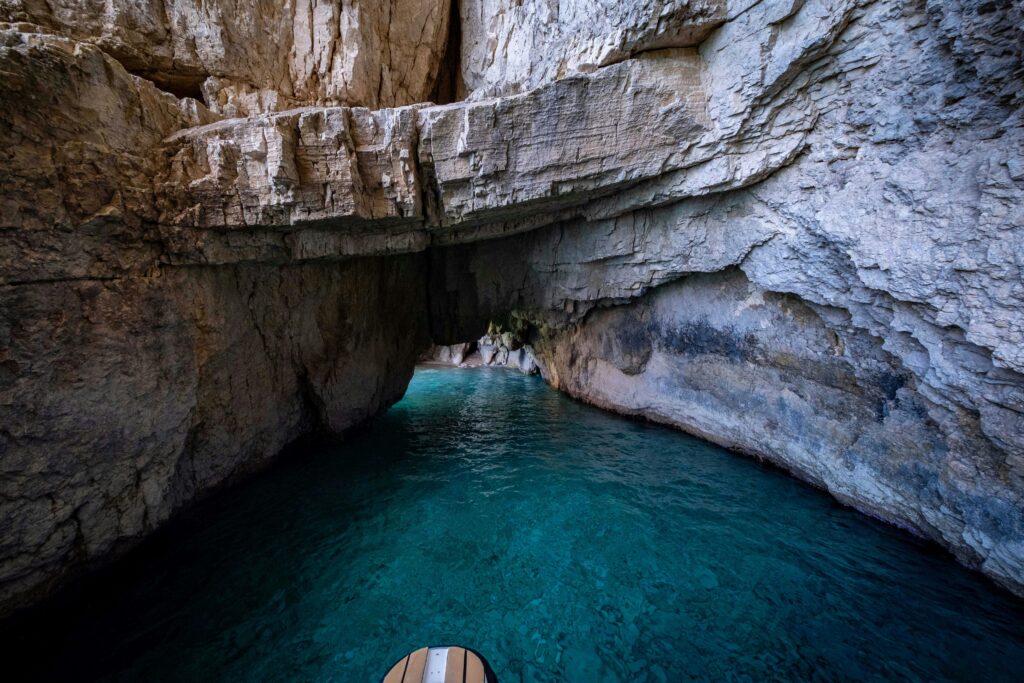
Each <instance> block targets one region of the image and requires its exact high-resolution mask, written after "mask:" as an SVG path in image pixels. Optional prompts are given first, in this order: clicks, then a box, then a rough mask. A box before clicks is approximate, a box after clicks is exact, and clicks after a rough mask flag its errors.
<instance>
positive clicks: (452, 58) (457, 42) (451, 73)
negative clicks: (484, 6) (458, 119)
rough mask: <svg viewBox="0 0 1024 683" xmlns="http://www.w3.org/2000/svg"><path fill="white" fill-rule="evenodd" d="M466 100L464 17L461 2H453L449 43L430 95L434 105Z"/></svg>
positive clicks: (456, 0) (453, 0)
mask: <svg viewBox="0 0 1024 683" xmlns="http://www.w3.org/2000/svg"><path fill="white" fill-rule="evenodd" d="M464 99H466V85H465V83H463V81H462V17H461V15H460V14H459V0H452V4H451V12H450V14H449V19H448V42H447V44H446V45H445V50H444V56H443V57H442V58H441V68H440V70H439V71H438V74H437V81H436V82H435V83H434V89H433V91H432V92H431V93H430V101H431V102H433V103H434V104H452V103H453V102H459V101H461V100H464Z"/></svg>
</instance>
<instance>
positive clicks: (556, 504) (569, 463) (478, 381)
mask: <svg viewBox="0 0 1024 683" xmlns="http://www.w3.org/2000/svg"><path fill="white" fill-rule="evenodd" d="M317 451H318V452H316V453H305V454H301V453H300V454H296V453H292V454H290V455H289V456H288V457H287V458H286V462H283V463H282V464H280V465H279V466H276V467H275V468H273V469H272V470H270V471H268V472H266V473H264V474H263V475H261V476H258V477H256V478H255V479H253V480H250V481H249V482H247V483H245V484H242V485H241V486H239V487H236V488H234V489H232V490H230V491H228V492H226V493H224V494H222V495H219V496H217V497H216V498H215V499H214V500H213V501H211V502H209V503H207V504H205V505H203V506H201V507H200V509H199V510H198V511H197V512H196V513H193V514H192V515H190V516H189V517H187V518H186V519H184V520H182V521H179V522H178V523H177V524H176V525H174V527H173V528H172V530H171V531H170V532H168V533H165V534H163V535H161V536H159V537H158V538H157V539H156V540H154V541H152V542H150V543H149V544H147V545H145V546H144V547H143V548H142V549H140V550H139V551H138V552H136V553H135V554H133V555H132V556H130V557H129V558H126V560H124V561H123V562H121V563H119V564H118V565H117V567H116V569H115V570H114V571H113V572H109V573H108V575H107V576H106V577H105V578H103V579H102V580H97V581H96V582H94V583H97V585H94V586H91V587H89V586H90V584H86V586H87V587H86V588H84V589H82V592H83V593H84V597H82V596H79V597H78V598H77V602H73V603H72V606H71V607H60V608H50V609H59V610H60V611H59V619H56V620H54V619H53V618H52V615H51V617H50V618H49V621H48V626H47V627H46V631H45V633H39V634H35V635H33V631H32V628H31V627H26V628H25V629H22V630H21V631H20V633H21V634H22V635H21V637H22V638H23V639H26V638H27V639H29V640H31V641H32V642H33V643H35V646H36V647H40V645H39V643H43V644H44V645H43V646H42V647H43V649H44V651H45V656H43V657H42V658H41V659H40V658H39V657H38V656H33V662H34V663H35V664H36V665H38V666H39V667H41V668H42V669H44V670H46V673H47V675H48V676H51V677H56V678H59V677H66V678H69V679H75V680H86V679H91V678H97V677H99V678H108V679H110V680H118V681H369V682H372V683H376V681H378V680H379V678H380V677H381V676H382V675H383V673H384V672H385V671H386V669H387V668H388V666H389V665H390V664H391V663H392V662H393V661H394V660H396V659H397V658H399V657H400V656H402V655H403V654H405V653H406V652H407V651H409V650H412V649H415V648H417V647H419V646H421V645H427V644H434V645H439V644H465V645H469V646H472V647H474V648H476V649H477V650H479V651H481V652H482V653H484V654H485V655H486V656H487V657H488V658H489V660H490V661H491V663H492V665H493V666H494V668H495V669H496V671H497V672H498V675H499V678H500V680H501V681H502V683H511V682H512V681H579V682H584V683H596V682H599V681H684V680H706V681H722V680H737V681H794V680H800V681H811V680H814V681H826V680H858V681H868V680H886V681H889V680H914V681H940V680H976V681H1001V680H1003V681H1011V680H1018V681H1019V680H1021V675H1022V667H1024V604H1022V602H1021V601H1019V600H1017V599H1015V598H1013V597H1011V596H1010V595H1009V594H1007V593H1005V592H1003V591H1001V590H999V589H997V588H995V587H994V586H992V585H991V584H990V583H989V582H988V581H987V580H985V579H984V578H982V577H981V576H980V575H977V574H975V573H972V572H970V571H968V570H966V569H963V568H962V567H960V566H958V565H957V564H956V563H954V561H953V560H952V559H950V558H948V557H947V556H945V555H944V554H943V553H941V552H939V551H937V550H935V549H934V548H932V547H930V546H929V545H927V544H924V543H922V542H919V541H917V540H915V539H913V538H911V537H909V536H907V535H906V534H904V533H902V532H900V531H898V530H896V529H893V528H890V527H887V526H885V525H883V524H881V523H878V522H875V521H873V520H871V519H868V518H867V517H864V516H862V515H860V514H858V513H855V512H853V511H851V510H848V509H845V508H842V507H840V506H839V505H838V504H836V503H835V502H833V501H832V500H831V499H830V498H829V497H828V496H827V495H825V494H823V493H821V492H819V491H816V490H814V489H812V488H810V487H808V486H806V485H804V484H802V483H800V482H798V481H796V480H795V479H793V478H791V477H789V476H787V475H785V474H784V473H781V472H779V471H776V470H774V469H771V468H769V467H765V466H762V465H759V464H757V463H756V462H753V461H751V460H749V459H746V458H743V457H739V456H735V455H733V454H730V453H729V452H727V451H724V450H722V449H720V448H717V447H715V446H711V445H709V444H707V443H704V442H702V441H699V440H697V439H694V438H690V437H688V436H685V435H683V434H681V433H678V432H675V431H673V430H670V429H666V428H662V427H658V426H653V425H648V424H643V423H640V422H634V421H629V420H626V419H622V418H619V417H616V416H613V415H610V414H607V413H604V412H601V411H599V410H596V409H594V408H590V407H588V406H585V405H581V404H578V403H575V402H573V401H571V400H569V399H567V398H565V397H563V396H561V395H560V394H558V393H556V392H555V391H553V390H551V389H549V388H548V387H547V386H545V385H544V384H543V383H542V382H541V381H540V380H539V379H537V378H532V377H525V376H522V375H519V374H517V373H513V372H509V371H503V370H486V369H481V370H449V369H423V370H420V371H418V372H417V374H416V376H415V378H414V380H413V382H412V385H411V386H410V388H409V391H408V393H407V395H406V397H405V398H404V399H403V400H402V401H401V402H400V403H398V404H397V405H396V406H395V407H394V408H392V409H391V410H390V411H389V412H388V413H387V414H385V415H384V416H383V417H382V418H380V419H379V420H377V421H375V422H374V423H373V426H372V427H371V428H370V429H369V430H367V431H365V432H362V433H360V434H358V435H356V436H355V437H353V438H352V439H351V440H349V441H348V442H346V443H344V444H342V445H340V446H330V447H323V448H319V449H317ZM25 634H29V635H27V636H26V635H25ZM36 636H38V639H37V637H36Z"/></svg>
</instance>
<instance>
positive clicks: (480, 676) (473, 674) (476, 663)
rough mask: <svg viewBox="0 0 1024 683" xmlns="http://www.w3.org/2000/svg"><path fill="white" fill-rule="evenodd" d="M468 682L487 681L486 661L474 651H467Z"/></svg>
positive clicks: (478, 682) (479, 682)
mask: <svg viewBox="0 0 1024 683" xmlns="http://www.w3.org/2000/svg"><path fill="white" fill-rule="evenodd" d="M466 683H487V679H486V678H484V663H483V662H481V661H480V658H479V657H477V656H476V655H475V654H473V653H472V652H469V651H468V650H467V651H466Z"/></svg>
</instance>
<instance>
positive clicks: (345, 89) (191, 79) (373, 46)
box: [0, 0, 450, 116]
mask: <svg viewBox="0 0 1024 683" xmlns="http://www.w3.org/2000/svg"><path fill="white" fill-rule="evenodd" d="M449 9H450V2H449V0H387V1H385V2H358V0H355V1H353V0H345V1H344V2H325V1H323V0H296V1H295V2H289V3H280V2H268V1H266V0H242V1H241V2H239V1H236V0H230V1H229V0H203V1H199V0H160V1H159V2H157V1H156V0H141V1H138V0H48V1H47V2H40V1H39V0H4V1H3V2H0V21H25V22H31V23H35V24H40V25H42V26H46V27H48V28H51V29H54V30H57V31H59V32H61V33H64V34H66V35H68V36H69V37H72V38H74V39H76V40H79V41H84V42H89V43H92V44H95V45H97V46H98V47H100V48H102V49H103V50H104V51H106V52H107V53H109V54H111V55H112V56H114V57H115V58H117V59H118V60H119V61H120V62H122V63H123V64H124V65H125V67H127V68H128V69H129V70H131V71H132V72H133V73H137V74H139V75H142V76H145V77H146V78H149V79H152V80H154V81H156V82H157V83H159V84H161V86H162V87H163V88H165V89H167V90H169V91H171V92H176V93H181V94H184V93H187V94H190V95H192V96H194V97H198V96H199V94H200V92H201V93H202V95H203V96H204V97H205V98H206V103H207V104H208V105H209V106H210V108H211V109H213V110H214V111H217V112H221V113H223V114H225V115H227V116H245V115H249V114H258V113H263V112H268V111H279V110H283V109H289V108H291V107H295V106H299V105H303V104H350V105H359V106H367V107H375V108H376V107H392V106H396V105H402V104H410V103H413V102H421V101H424V100H426V99H428V98H429V97H430V94H431V91H432V90H433V88H434V85H435V82H436V80H437V76H438V73H439V70H440V68H441V63H442V58H443V56H444V52H445V49H446V46H447V41H448V19H449Z"/></svg>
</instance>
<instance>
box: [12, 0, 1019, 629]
mask: <svg viewBox="0 0 1024 683" xmlns="http://www.w3.org/2000/svg"><path fill="white" fill-rule="evenodd" d="M453 6H454V7H455V8H456V9H457V12H455V13H452V8H453ZM0 19H4V20H8V21H10V22H19V23H8V24H3V25H0V71H2V72H3V73H4V78H3V79H2V80H0V143H2V149H3V152H0V154H2V155H3V157H4V160H5V161H4V163H3V164H0V188H2V190H0V228H2V230H0V234H2V235H3V237H2V241H0V265H2V271H0V299H2V300H3V302H4V303H3V305H2V307H0V378H2V380H3V381H2V382H0V417H2V418H3V420H2V424H4V425H5V427H3V429H2V430H0V501H2V502H0V529H2V530H3V532H4V533H3V534H2V539H3V540H2V541H0V605H2V609H3V610H4V611H6V610H9V609H11V608H12V607H13V606H15V605H17V604H24V603H26V602H28V601H30V600H31V599H33V598H35V597H38V596H39V595H41V594H43V593H44V592H45V591H46V590H48V588H49V587H51V586H52V585H54V584H55V583H56V582H57V581H58V580H59V579H60V578H61V577H63V576H65V575H67V574H68V573H69V572H70V571H71V570H72V569H73V568H74V567H76V566H81V565H83V564H87V563H88V562H90V561H94V560H98V559H101V558H104V557H108V556H110V555H111V553H112V552H114V551H116V550H117V549H118V548H121V547H123V546H124V545H125V544H127V543H128V542H130V541H131V540H132V539H136V538H139V537H140V536H142V535H144V534H145V533H147V532H149V531H151V530H152V529H154V528H156V527H158V526H159V525H160V524H161V523H162V522H163V521H165V520H166V519H167V518H168V517H169V516H170V515H171V514H172V512H173V511H174V510H176V509H178V508H180V507H181V506H183V505H185V504H187V503H188V502H189V501H191V500H193V499H195V498H196V497H198V496H200V495H201V494H202V493H203V492H204V491H206V490H209V489H211V488H213V487H215V486H216V485H218V484H220V483H222V482H225V481H230V480H231V479H232V478H234V477H235V476H236V475H239V474H241V473H243V472H245V471H248V470H251V469H253V468H254V467H257V466H258V465H259V464H261V463H263V462H266V461H267V460H268V459H269V458H270V457H271V456H272V455H273V454H274V453H276V452H278V451H279V450H280V449H281V448H282V447H283V446H284V445H285V444H286V443H288V442H289V441H291V440H293V439H295V438H297V437H299V436H301V435H303V434H307V433H309V432H310V431H313V430H320V431H323V432H328V433H333V434H341V433H343V432H344V430H345V429H347V428H348V427H350V426H352V425H354V424H356V423H358V422H360V421H362V420H364V419H365V418H367V417H369V416H370V415H372V414H374V413H375V412H377V411H379V410H381V409H383V408H384V407H386V406H387V405H388V404H389V403H390V402H391V401H394V400H396V399H397V398H398V397H399V396H401V393H402V391H403V390H404V386H405V383H406V382H407V381H408V377H409V376H410V373H411V370H412V367H413V364H414V362H415V359H416V358H417V357H418V355H419V354H420V353H421V352H423V351H424V350H425V349H426V348H428V347H429V345H430V344H431V342H433V343H435V344H455V343H460V342H465V341H467V340H471V339H477V338H479V337H480V336H481V335H483V334H484V333H485V332H487V331H488V329H489V326H490V331H491V332H492V333H493V332H495V331H497V333H498V334H501V335H503V336H502V338H503V339H505V338H507V342H508V343H507V346H508V348H509V349H513V350H515V349H518V348H524V347H523V346H521V345H526V344H528V345H529V346H530V348H531V349H532V353H533V354H534V356H531V358H533V357H535V358H536V361H537V363H538V364H539V365H540V368H541V372H542V374H543V375H544V376H545V378H546V379H547V380H548V381H549V382H551V383H552V384H553V385H554V386H556V387H558V388H559V389H562V390H564V391H567V392H569V393H571V394H573V395H575V396H577V397H579V398H581V399H584V400H587V401H591V402H593V403H596V404H598V405H601V406H603V407H605V408H608V409H611V410H616V411H621V412H626V413H630V414H637V415H642V416H645V417H648V418H651V419H655V420H659V421H662V422H666V423H669V424H672V425H675V426H678V427H680V428H682V429H685V430H688V431H692V432H694V433H698V434H701V435H703V436H705V437H707V438H709V439H711V440H714V441H717V442H719V443H723V444H727V445H729V446H731V447H733V448H735V449H737V450H740V451H743V452H747V453H751V454H754V455H757V456H760V457H765V458H768V459H771V460H772V461H774V462H776V463H778V464H780V465H782V466H784V467H787V468H789V469H791V470H792V471H794V472H795V473H797V474H798V475H800V476H802V477H804V478H806V479H808V480H810V481H812V482H814V483H815V484H817V485H820V486H822V487H825V488H827V489H828V490H829V491H831V492H832V493H833V494H834V495H836V496H837V497H838V498H839V499H841V500H843V501H844V502H847V503H849V504H851V505H854V506H856V507H858V508H860V509H863V510H865V511H867V512H870V513H871V514H874V515H877V516H879V517H882V518H884V519H887V520H890V521H892V522H894V523H897V524H900V525H902V526H904V527H907V528H910V529H913V530H914V531H916V532H918V533H920V534H923V535H925V536H927V537H929V538H932V539H934V540H936V541H938V542H939V543H941V544H942V545H944V546H945V547H946V548H948V549H949V550H951V551H952V552H954V553H955V554H956V555H957V556H958V557H959V558H961V559H962V560H963V561H964V562H965V563H968V564H970V565H972V566H977V567H979V568H980V569H981V570H982V571H984V572H986V573H987V574H989V575H990V576H992V577H994V578H995V579H997V580H998V581H1000V582H1001V583H1003V584H1004V585H1007V586H1008V587H1010V588H1011V589H1014V590H1016V591H1018V592H1019V591H1021V586H1024V505H1022V500H1021V497H1022V494H1024V355H1022V354H1024V351H1022V349H1024V343H1022V342H1024V311H1022V305H1021V303H1020V302H1021V301H1024V282H1022V272H1021V268H1022V266H1024V227H1022V226H1024V213H1022V211H1024V209H1022V208H1021V206H1022V203H1021V201H1020V198H1021V194H1022V189H1024V152H1022V150H1024V124H1022V121H1021V116H1022V114H1021V111H1022V108H1021V100H1020V98H1021V95H1020V93H1021V92H1024V82H1022V73H1021V72H1022V54H1021V51H1022V45H1024V35H1022V29H1021V26H1022V17H1021V14H1020V9H1019V7H1018V6H1017V5H1016V4H1015V3H1000V2H996V3H985V4H982V5H977V4H974V3H961V2H957V1H955V0H946V1H944V2H923V3H904V2H898V1H897V0H877V1H875V2H869V1H865V0H841V1H836V2H814V1H813V0H807V1H805V2H784V1H779V2H776V1H774V0H771V1H763V2H759V3H755V2H726V1H725V0H721V1H714V0H708V1H704V0H691V1H690V2H663V3H654V4H652V3H641V2H629V1H625V2H598V3H594V2H589V3H582V2H581V3H574V2H561V3H552V2H546V1H542V0H533V1H531V0H525V1H523V2H506V1H505V0H460V1H459V2H458V3H454V5H453V3H450V2H444V1H435V0H392V1H391V2H379V3H357V2H342V3H326V2H321V3H318V2H305V1H304V2H298V3H291V4H289V3H284V4H282V3H262V2H249V3H232V4H231V5H230V7H228V6H227V5H226V4H224V3H219V2H204V3H195V2H191V1H184V0H182V1H179V0H175V1H174V2H165V3H138V2H131V3H118V2H114V3H110V2H103V3H90V2H86V3H81V2H75V3H71V2H49V3H41V2H32V1H31V0H2V1H0ZM183 95H187V96H189V97H182V96H183ZM453 98H454V99H456V100H459V101H451V100H452V99H453ZM431 100H434V101H436V102H438V103H435V102H432V101H431ZM492 324H493V326H491V325H492Z"/></svg>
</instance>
